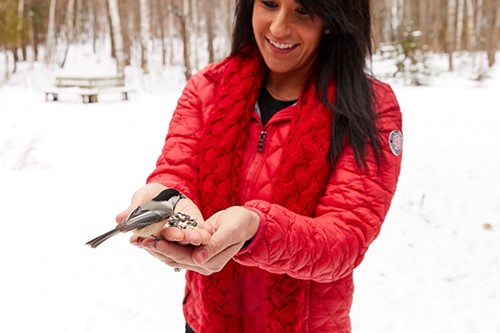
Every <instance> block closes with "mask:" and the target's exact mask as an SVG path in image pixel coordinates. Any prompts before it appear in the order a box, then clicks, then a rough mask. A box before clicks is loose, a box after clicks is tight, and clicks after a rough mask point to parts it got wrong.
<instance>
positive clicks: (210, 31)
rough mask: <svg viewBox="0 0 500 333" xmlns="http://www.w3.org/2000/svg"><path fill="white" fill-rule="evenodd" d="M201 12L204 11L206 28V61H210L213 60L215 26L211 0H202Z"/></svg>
mask: <svg viewBox="0 0 500 333" xmlns="http://www.w3.org/2000/svg"><path fill="white" fill-rule="evenodd" d="M203 7H204V8H203V12H204V13H205V28H206V30H207V52H208V62H209V63H212V62H214V61H215V52H214V37H215V27H214V17H213V16H214V6H213V3H211V1H203Z"/></svg>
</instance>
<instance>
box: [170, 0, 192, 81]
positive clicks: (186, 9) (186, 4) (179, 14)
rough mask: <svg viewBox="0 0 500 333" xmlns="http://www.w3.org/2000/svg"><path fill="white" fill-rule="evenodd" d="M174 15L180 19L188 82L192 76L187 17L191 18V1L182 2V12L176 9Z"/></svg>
mask: <svg viewBox="0 0 500 333" xmlns="http://www.w3.org/2000/svg"><path fill="white" fill-rule="evenodd" d="M173 11H174V13H175V15H176V16H177V18H178V19H179V25H180V33H181V37H182V55H183V58H184V76H185V78H186V81H187V80H189V78H190V77H191V75H192V70H191V60H190V59H191V48H190V38H189V31H188V27H187V16H189V0H182V11H180V10H178V9H175V7H174V10H173Z"/></svg>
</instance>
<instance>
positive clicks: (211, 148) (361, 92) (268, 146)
mask: <svg viewBox="0 0 500 333" xmlns="http://www.w3.org/2000/svg"><path fill="white" fill-rule="evenodd" d="M369 56H370V15H369V0H316V1H306V0H302V1H297V0H295V1H294V0H273V1H261V0H256V1H253V0H239V1H238V2H237V8H236V20H235V31H234V34H233V41H232V51H231V54H230V55H229V56H228V57H227V58H226V59H224V60H223V61H221V62H219V63H215V64H211V65H209V66H208V67H207V68H205V69H203V70H202V71H200V72H199V73H197V74H196V75H194V76H193V77H192V78H191V80H190V81H189V82H188V83H187V85H186V87H185V89H184V92H183V95H182V96H181V98H180V99H179V102H178V105H177V108H176V110H175V112H174V114H173V117H172V120H171V123H170V128H169V132H168V135H167V138H166V141H165V144H164V147H163V150H162V152H161V155H160V157H159V158H158V162H157V167H156V169H155V170H154V171H153V172H152V174H151V175H150V176H149V178H148V179H147V182H148V184H147V185H145V186H144V187H143V188H141V189H139V190H138V191H137V193H136V194H135V195H134V197H133V200H132V204H131V206H130V207H129V208H128V209H127V210H125V211H124V212H122V213H120V214H119V215H118V216H117V220H121V219H123V218H124V217H125V216H126V215H127V213H128V212H129V211H130V210H132V209H134V208H135V207H137V206H138V205H140V204H141V203H143V202H144V201H146V200H148V199H151V198H152V197H154V196H155V195H156V194H157V193H159V192H160V191H162V190H163V189H165V188H173V189H176V190H177V191H179V192H181V193H182V194H183V195H184V196H185V197H186V199H183V200H181V201H179V204H178V205H177V206H176V211H182V212H185V213H187V214H189V215H190V216H193V217H197V218H196V222H197V225H198V226H199V228H198V229H191V230H179V229H175V228H164V229H162V230H161V231H159V234H160V235H161V236H162V237H163V239H164V241H158V239H159V237H158V235H154V237H145V238H144V237H133V238H132V240H131V241H132V243H133V244H135V245H137V246H138V247H140V248H142V249H145V250H146V251H147V252H149V253H150V254H151V255H153V256H154V257H155V258H157V259H158V260H160V261H161V262H162V263H163V264H165V265H168V266H171V267H174V268H176V269H179V268H183V269H186V270H187V272H186V288H185V297H184V301H183V308H184V315H185V318H186V322H187V324H186V325H187V326H186V327H187V332H193V331H194V332H209V333H210V332H252V333H255V332H342V333H344V332H350V330H351V324H350V319H349V311H350V307H351V303H352V297H353V289H354V288H353V281H352V273H353V270H354V268H355V267H356V266H357V265H359V264H360V263H361V261H362V259H363V257H364V254H365V252H366V250H367V249H368V247H369V245H370V244H371V242H372V241H373V240H374V239H375V238H376V236H377V235H378V233H379V231H380V228H381V225H382V222H383V220H384V218H385V215H386V214H387V211H388V209H389V207H390V203H391V200H392V197H393V195H394V192H395V190H396V184H397V180H398V176H399V172H400V164H401V156H402V142H403V141H402V139H403V137H402V133H401V126H402V124H401V113H400V110H399V105H398V102H397V100H396V97H395V96H394V94H393V92H392V90H391V88H390V87H389V86H388V85H386V84H383V83H381V82H379V81H377V80H375V79H374V78H371V77H370V76H369V75H368V74H367V73H366V60H367V58H368V57H369ZM391 133H392V134H391ZM394 133H396V134H397V137H396V136H395V134H394ZM396 139H397V140H396ZM395 142H396V143H397V147H396V144H395ZM395 147H396V148H397V149H395Z"/></svg>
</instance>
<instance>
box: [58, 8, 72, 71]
mask: <svg viewBox="0 0 500 333" xmlns="http://www.w3.org/2000/svg"><path fill="white" fill-rule="evenodd" d="M74 8H75V0H68V2H67V4H66V20H65V24H64V29H65V32H66V47H65V49H64V56H63V59H62V61H61V65H60V66H61V68H62V67H64V64H65V63H66V58H67V57H68V51H69V46H70V45H71V44H72V43H73V42H74Z"/></svg>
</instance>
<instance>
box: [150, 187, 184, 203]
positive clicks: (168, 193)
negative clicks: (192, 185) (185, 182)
mask: <svg viewBox="0 0 500 333" xmlns="http://www.w3.org/2000/svg"><path fill="white" fill-rule="evenodd" d="M180 195H181V193H180V192H179V191H177V190H174V189H173V188H167V189H166V190H163V191H161V192H160V194H158V195H157V196H156V197H154V198H153V201H167V200H168V199H170V198H171V197H175V196H180Z"/></svg>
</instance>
